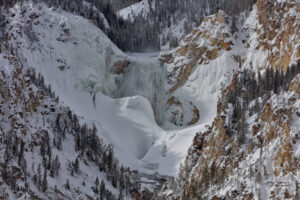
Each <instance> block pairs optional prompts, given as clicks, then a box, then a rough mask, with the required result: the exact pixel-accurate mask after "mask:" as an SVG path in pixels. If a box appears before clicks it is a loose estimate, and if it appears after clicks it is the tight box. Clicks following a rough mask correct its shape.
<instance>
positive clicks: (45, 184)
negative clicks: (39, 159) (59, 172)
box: [42, 168, 48, 192]
mask: <svg viewBox="0 0 300 200" xmlns="http://www.w3.org/2000/svg"><path fill="white" fill-rule="evenodd" d="M47 187H48V181H47V169H46V168H45V171H44V177H43V182H42V191H43V192H45V191H46V190H47Z"/></svg>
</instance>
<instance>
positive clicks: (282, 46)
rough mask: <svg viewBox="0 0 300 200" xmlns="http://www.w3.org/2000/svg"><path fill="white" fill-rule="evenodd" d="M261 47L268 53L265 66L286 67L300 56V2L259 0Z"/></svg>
mask: <svg viewBox="0 0 300 200" xmlns="http://www.w3.org/2000/svg"><path fill="white" fill-rule="evenodd" d="M257 12H258V13H257V16H258V21H259V25H260V26H259V27H257V31H256V32H257V34H258V42H259V44H258V45H257V47H256V48H257V49H259V48H263V49H264V50H265V51H266V52H267V60H266V62H265V66H260V67H262V68H264V67H266V66H273V67H275V68H277V69H282V70H284V71H285V70H286V69H287V67H288V66H289V65H290V63H291V62H292V61H293V60H297V59H299V58H300V42H299V41H300V21H299V17H300V15H299V13H300V7H299V1H297V0H289V1H279V0H271V1H270V0H258V1H257Z"/></svg>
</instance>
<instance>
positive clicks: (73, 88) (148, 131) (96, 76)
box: [8, 4, 163, 169]
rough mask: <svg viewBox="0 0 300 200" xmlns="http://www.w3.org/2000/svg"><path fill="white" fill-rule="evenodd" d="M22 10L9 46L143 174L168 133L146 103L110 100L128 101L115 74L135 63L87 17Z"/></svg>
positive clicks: (16, 11) (130, 99)
mask: <svg viewBox="0 0 300 200" xmlns="http://www.w3.org/2000/svg"><path fill="white" fill-rule="evenodd" d="M23 9H24V10H25V12H22V11H21V10H20V7H19V6H18V5H16V6H15V7H14V8H13V9H11V13H13V17H10V19H9V21H10V26H11V27H12V29H11V37H9V38H8V40H9V42H10V43H11V44H12V45H13V46H15V47H18V48H17V53H18V55H19V57H20V58H21V60H22V62H24V65H25V66H34V67H35V69H36V71H37V73H41V74H42V75H43V76H44V77H45V81H46V83H49V84H51V86H52V87H53V89H54V90H55V92H56V94H57V95H58V96H59V97H60V99H61V100H62V101H63V102H64V103H65V104H66V105H68V106H70V107H71V108H72V110H74V112H76V113H77V114H78V115H80V116H82V117H83V118H84V119H85V120H86V121H88V122H90V123H92V122H95V124H96V126H97V128H98V129H99V130H102V132H103V134H104V138H105V139H106V142H109V143H112V144H114V146H115V151H116V154H117V156H118V157H119V158H120V161H121V162H122V163H123V164H125V165H126V166H131V167H132V168H133V169H135V168H137V169H138V168H139V166H140V165H139V164H138V160H139V159H141V158H142V157H143V155H144V154H145V152H146V151H147V149H148V148H149V147H150V146H151V145H152V143H153V141H155V139H156V138H157V137H158V136H159V135H161V134H162V132H163V130H162V129H161V128H160V127H159V126H158V125H157V124H156V122H155V119H154V114H153V110H152V107H151V105H150V102H149V101H148V100H147V99H145V98H143V97H138V96H136V97H128V98H123V99H112V98H111V97H117V96H123V95H124V96H126V95H127V92H126V91H128V90H126V89H120V90H119V89H118V88H119V87H123V88H124V87H125V86H126V83H124V84H122V83H123V81H124V80H123V79H122V77H123V76H125V75H123V73H122V72H120V73H119V74H118V73H115V71H114V68H117V67H118V66H122V64H123V63H125V66H124V68H126V67H127V66H126V63H130V62H132V63H133V65H134V63H135V61H134V60H131V58H129V57H128V56H127V55H125V54H123V53H122V52H121V51H120V50H119V49H118V48H116V47H115V45H114V44H113V43H112V42H111V41H110V40H109V39H108V38H107V37H106V36H105V34H103V33H102V32H101V30H99V29H98V28H96V27H95V26H94V25H93V24H92V23H91V22H89V21H87V20H86V19H84V18H82V17H79V16H75V15H72V14H69V13H66V12H63V11H60V10H52V9H49V8H47V7H46V6H44V5H39V6H32V5H30V4H29V6H24V8H23ZM119 63H121V64H119ZM127 65H128V64H127ZM132 68H133V67H132ZM130 70H131V69H130ZM130 70H128V71H130ZM121 71H122V70H121ZM146 80H148V79H146ZM120 84H122V85H120ZM128 84H129V83H128ZM131 89H132V88H131Z"/></svg>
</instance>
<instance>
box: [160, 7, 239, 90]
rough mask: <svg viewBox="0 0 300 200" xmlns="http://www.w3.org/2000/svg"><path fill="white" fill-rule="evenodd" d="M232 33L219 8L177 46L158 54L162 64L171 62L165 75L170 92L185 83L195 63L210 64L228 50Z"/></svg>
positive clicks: (231, 43) (231, 42)
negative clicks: (166, 75)
mask: <svg viewBox="0 0 300 200" xmlns="http://www.w3.org/2000/svg"><path fill="white" fill-rule="evenodd" d="M231 36H232V33H231V30H230V28H229V21H228V17H227V15H226V14H225V13H224V12H222V11H219V12H218V13H217V14H216V15H212V16H208V17H206V18H204V20H203V22H202V24H201V26H200V27H199V28H198V29H194V30H193V31H192V32H191V34H189V35H187V36H186V37H185V38H183V40H182V41H181V43H180V45H179V47H177V48H176V49H174V50H172V52H167V53H163V54H161V57H160V60H161V62H162V63H163V64H174V66H173V67H172V69H171V70H170V73H169V74H168V77H169V82H170V83H171V84H172V87H171V89H170V90H169V93H170V94H172V93H173V92H174V91H175V90H176V89H177V88H178V87H180V86H182V85H183V84H184V83H185V82H186V80H187V79H188V78H189V76H190V74H191V73H192V71H193V69H194V68H195V66H197V65H199V64H209V63H210V62H211V61H212V60H215V59H216V58H217V57H218V56H219V54H220V53H221V52H222V51H230V50H231V49H232V47H231V46H232V45H234V43H233V39H232V38H231Z"/></svg>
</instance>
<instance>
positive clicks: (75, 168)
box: [74, 158, 79, 173]
mask: <svg viewBox="0 0 300 200" xmlns="http://www.w3.org/2000/svg"><path fill="white" fill-rule="evenodd" d="M74 170H75V173H78V172H79V160H78V158H76V160H75V164H74Z"/></svg>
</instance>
